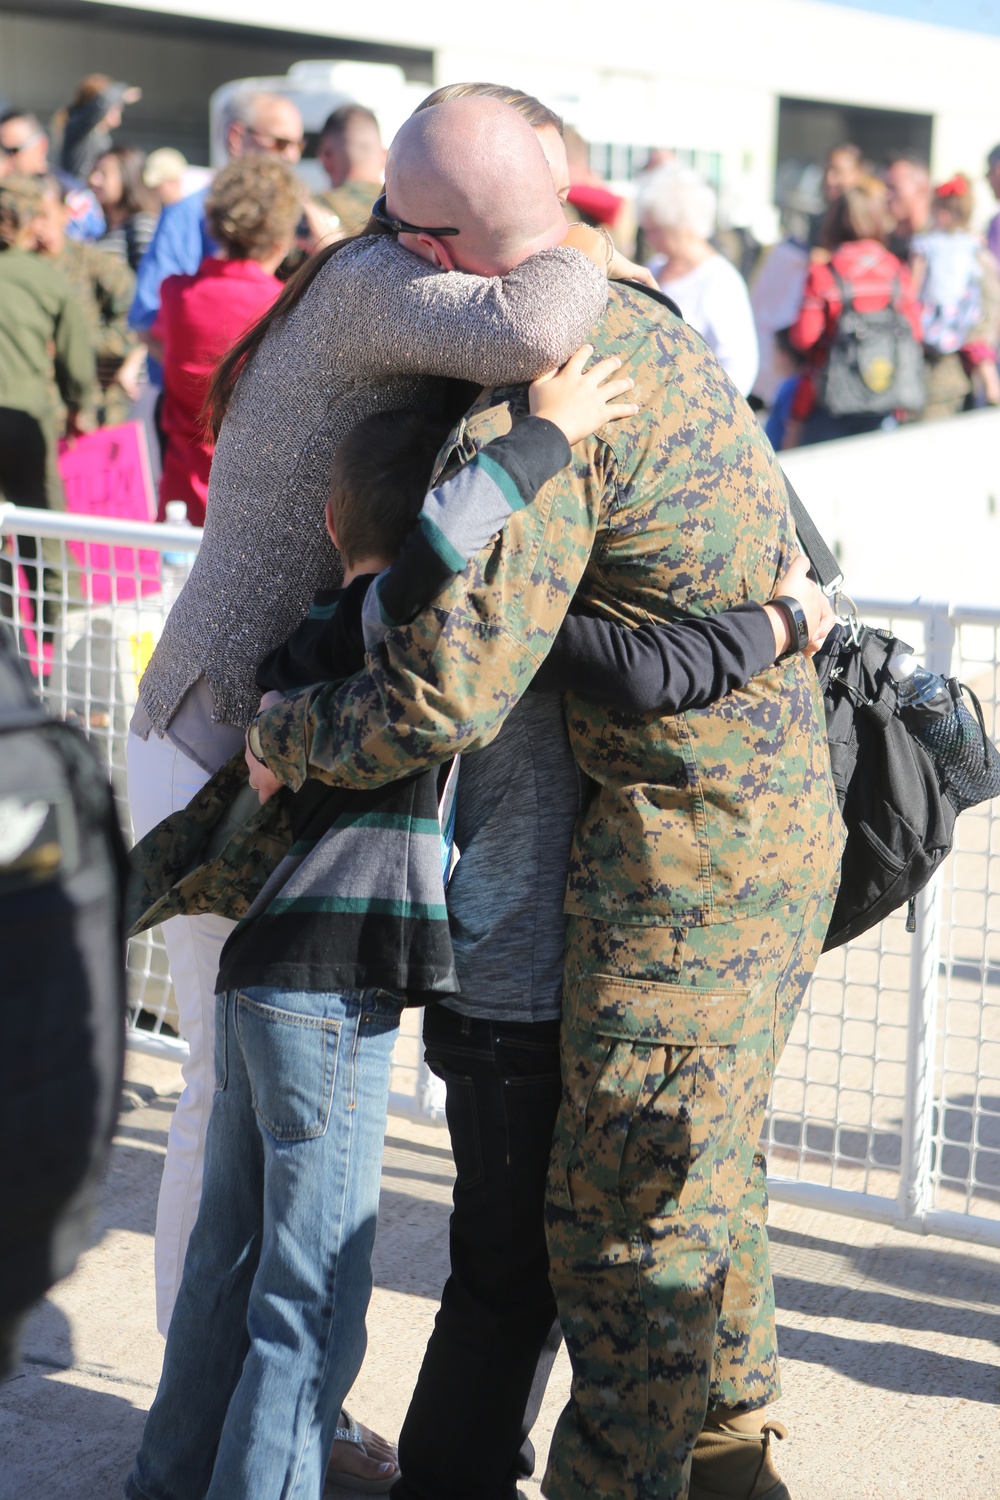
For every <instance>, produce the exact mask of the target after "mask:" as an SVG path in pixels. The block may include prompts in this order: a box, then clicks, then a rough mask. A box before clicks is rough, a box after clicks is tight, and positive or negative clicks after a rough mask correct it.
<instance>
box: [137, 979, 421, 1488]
mask: <svg viewBox="0 0 1000 1500" xmlns="http://www.w3.org/2000/svg"><path fill="white" fill-rule="evenodd" d="M402 1004H403V1000H402V997H401V996H398V995H392V994H389V993H388V992H386V991H383V990H365V991H362V992H360V993H350V994H343V995H336V994H319V993H312V992H308V991H305V992H302V991H295V990H281V989H248V990H234V991H230V992H229V993H228V994H224V995H220V996H219V997H218V1015H217V1030H216V1040H215V1071H216V1085H215V1087H216V1092H215V1101H214V1104H213V1108H212V1118H211V1121H210V1123H209V1127H208V1138H207V1143H206V1148H205V1180H204V1188H203V1192H202V1200H201V1209H200V1212H199V1214H198V1220H197V1223H196V1224H195V1227H194V1230H193V1232H192V1235H191V1240H190V1244H189V1246H188V1252H187V1258H186V1260H185V1262H184V1274H183V1277H182V1280H181V1286H180V1291H179V1293H178V1296H177V1303H176V1306H175V1308H174V1313H173V1317H172V1319H171V1322H170V1330H169V1333H168V1336H167V1346H166V1351H165V1354H164V1360H163V1373H162V1375H161V1377H160V1386H159V1390H158V1391H157V1394H156V1399H155V1401H154V1402H153V1405H152V1408H151V1409H150V1413H149V1417H148V1419H147V1422H146V1428H145V1432H144V1433H143V1439H142V1446H141V1447H140V1449H139V1452H138V1454H137V1456H136V1462H135V1467H134V1469H133V1471H132V1474H131V1475H130V1476H129V1478H128V1479H127V1480H126V1482H125V1494H126V1495H127V1496H129V1497H130V1500H233V1497H234V1496H246V1497H248V1500H249V1497H253V1500H279V1497H280V1500H318V1497H319V1494H320V1491H321V1489H322V1486H323V1476H324V1474H325V1471H326V1465H327V1461H328V1459H329V1455H330V1449H331V1447H332V1446H333V1435H334V1430H335V1428H336V1426H337V1419H338V1416H339V1413H340V1406H341V1403H342V1401H343V1399H344V1397H345V1396H346V1395H347V1392H348V1391H349V1390H350V1388H351V1386H352V1384H353V1383H354V1379H355V1377H356V1375H357V1373H358V1371H359V1369H360V1368H361V1362H362V1359H363V1358H364V1352H365V1343H366V1334H365V1314H366V1312H367V1309H368V1300H369V1297H370V1295H371V1287H372V1274H371V1252H372V1246H373V1244H374V1240H375V1224H376V1218H377V1215H378V1197H379V1184H380V1179H381V1160H382V1142H383V1138H384V1136H385V1120H386V1107H387V1101H388V1093H389V1060H390V1054H391V1052H392V1044H393V1042H394V1041H395V1038H396V1031H397V1029H398V1026H399V1012H400V1008H401V1006H402Z"/></svg>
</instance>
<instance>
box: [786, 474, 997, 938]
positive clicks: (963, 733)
mask: <svg viewBox="0 0 1000 1500" xmlns="http://www.w3.org/2000/svg"><path fill="white" fill-rule="evenodd" d="M787 483H788V481H787V479H786V484H787ZM788 497H789V501H790V503H791V509H792V516H793V519H794V521H795V527H796V530H797V532H798V535H799V541H800V542H801V544H802V548H803V550H804V551H805V553H806V555H807V556H808V558H809V560H810V562H811V563H812V565H813V571H814V573H815V574H816V576H817V578H818V579H819V582H820V584H821V585H822V586H823V588H824V589H826V590H827V592H830V590H831V589H833V588H836V587H839V585H840V583H841V582H842V581H843V579H842V575H841V572H840V568H839V567H838V565H837V561H836V559H835V558H834V556H833V554H832V553H831V552H830V550H829V548H828V547H827V545H826V543H825V542H824V540H823V538H822V537H821V535H820V534H819V532H818V531H817V529H816V527H815V525H814V524H813V521H812V519H811V517H810V515H809V513H808V511H807V510H806V508H805V506H804V505H803V504H802V502H801V500H800V499H799V497H798V495H796V493H795V491H794V490H793V489H792V486H791V485H790V484H788ZM910 650H911V648H910V647H909V646H908V645H906V643H905V642H904V641H900V640H898V639H897V638H896V637H895V636H894V635H892V634H891V632H889V631H887V630H872V629H869V627H867V626H865V625H862V624H860V623H859V622H858V621H857V619H856V618H855V617H854V616H853V614H852V615H851V617H850V620H849V622H848V623H846V624H841V625H838V626H836V627H835V628H834V629H833V630H831V632H830V634H829V635H828V636H827V639H826V641H825V642H824V645H823V648H822V650H821V651H819V652H817V654H816V656H815V657H814V658H813V660H814V663H815V666H816V670H817V673H818V674H819V680H820V686H821V687H822V689H823V702H824V707H825V709H826V729H827V738H828V740H829V745H830V766H831V770H832V772H833V781H834V786H835V788H836V792H837V801H838V803H839V805H840V810H841V813H842V814H843V818H844V824H845V826H846V829H847V843H846V845H845V848H844V854H843V858H842V860H841V866H840V888H839V890H838V892H837V900H836V904H835V906H834V909H833V916H832V919H831V922H830V928H829V931H828V933H827V936H826V942H825V943H824V945H823V946H824V948H825V949H828V948H837V947H839V946H840V944H841V943H847V942H849V941H850V940H851V938H854V937H857V936H858V935H859V934H860V933H862V932H867V930H868V929H869V928H870V927H874V926H875V924H876V923H878V922H881V921H882V919H883V918H884V917H887V916H889V914H890V913H891V912H894V911H896V910H897V908H898V907H900V906H904V905H906V904H907V902H909V903H910V912H909V916H908V919H907V928H908V930H909V931H911V932H912V931H913V924H914V912H913V900H914V898H915V897H916V895H917V893H918V892H919V891H922V890H923V888H924V886H925V885H926V884H927V883H928V881H929V880H930V878H931V876H932V875H933V874H934V872H935V870H936V869H937V868H938V866H939V865H940V864H941V862H942V861H943V860H944V858H945V857H946V855H947V854H948V852H949V850H950V849H951V846H952V840H953V837H954V830H955V819H956V818H957V817H958V814H959V812H960V811H962V810H963V809H964V808H966V807H972V806H974V805H975V804H976V803H977V802H983V801H986V800H988V799H989V798H991V797H995V796H997V795H1000V756H998V754H997V751H996V748H995V747H994V746H993V744H992V743H991V741H990V740H989V737H988V736H987V734H986V729H985V725H984V723H983V719H982V712H981V710H979V706H978V703H976V708H977V712H978V713H979V722H978V726H977V725H976V722H975V721H974V720H973V718H972V715H971V714H970V713H969V710H968V709H967V708H966V707H965V704H964V703H963V702H962V698H961V688H960V686H959V684H958V683H957V682H954V681H949V684H948V686H949V688H950V690H951V695H952V700H953V702H954V703H955V712H954V713H953V714H950V715H948V716H947V717H946V718H944V719H942V720H941V721H940V729H939V730H936V731H935V732H934V733H933V734H932V735H930V736H928V735H927V733H926V732H924V733H921V732H919V730H916V732H915V726H914V725H913V723H912V722H911V721H910V720H909V719H908V718H907V717H905V716H904V715H902V714H900V713H897V706H898V696H897V687H896V682H895V680H894V678H893V676H892V674H891V672H890V671H889V663H890V662H891V661H892V659H893V657H895V656H898V655H899V654H900V653H902V652H909V651H910ZM973 701H974V702H975V701H976V700H975V699H973Z"/></svg>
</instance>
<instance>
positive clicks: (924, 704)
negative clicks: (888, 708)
mask: <svg viewBox="0 0 1000 1500" xmlns="http://www.w3.org/2000/svg"><path fill="white" fill-rule="evenodd" d="M889 672H890V673H891V675H892V678H893V680H894V681H895V683H896V694H897V698H898V700H899V711H900V713H901V714H903V715H905V717H906V718H907V719H908V720H909V721H910V723H911V724H912V725H913V726H914V729H916V727H917V725H921V724H929V723H931V722H932V721H933V720H935V719H941V718H944V717H945V716H946V715H947V714H953V713H954V712H955V700H954V698H953V697H952V696H951V689H950V688H949V686H948V684H947V682H946V681H945V679H944V678H943V677H940V676H939V675H938V673H937V672H928V670H927V668H926V667H921V666H918V664H917V659H916V657H915V656H911V655H910V653H909V652H908V651H905V652H900V654H899V656H894V657H893V658H892V661H891V662H890V663H889Z"/></svg>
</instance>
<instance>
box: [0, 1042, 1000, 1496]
mask: <svg viewBox="0 0 1000 1500" xmlns="http://www.w3.org/2000/svg"><path fill="white" fill-rule="evenodd" d="M128 1074H129V1083H128V1086H127V1089H126V1105H127V1106H128V1107H127V1108H126V1110H125V1112H124V1113H123V1115H122V1119H121V1124H120V1128H119V1133H118V1144H117V1146H116V1148H115V1152H114V1157H113V1160H112V1165H111V1170H110V1173H109V1175H108V1179H107V1182H106V1184H105V1188H104V1192H103V1198H102V1206H101V1217H100V1221H99V1224H98V1226H97V1233H96V1242H95V1245H94V1248H93V1249H92V1250H90V1251H89V1252H88V1253H87V1254H86V1255H85V1256H84V1257H83V1259H82V1261H81V1263H80V1266H79V1267H78V1269H77V1271H76V1273H75V1274H74V1275H73V1276H72V1277H70V1278H69V1280H67V1281H66V1282H64V1283H63V1284H62V1285H61V1286H59V1287H57V1288H56V1289H55V1290H54V1291H53V1292H52V1294H51V1296H50V1297H49V1298H48V1299H47V1300H46V1302H45V1303H44V1304H43V1305H42V1307H41V1308H39V1309H38V1311H37V1312H36V1313H35V1314H34V1316H33V1317H32V1319H31V1321H30V1324H29V1326H28V1331H27V1338H26V1342H25V1359H24V1362H23V1364H22V1365H21V1366H20V1368H19V1369H18V1370H17V1372H16V1373H15V1374H14V1375H13V1376H12V1377H11V1378H10V1379H9V1380H8V1381H6V1382H5V1383H4V1384H3V1385H2V1386H0V1500H114V1497H117V1496H118V1495H119V1494H120V1485H121V1480H122V1477H123V1475H124V1474H125V1472H126V1471H127V1469H128V1467H129V1463H130V1460H131V1457H132V1454H133V1452H134V1451H135V1448H136V1445H137V1443H138V1440H139V1436H140V1433H141V1431H142V1423H143V1415H144V1412H145V1410H146V1408H147V1407H148V1405H149V1403H150V1401H151V1399H152V1396H153V1392H154V1390H155V1388H156V1381H157V1377H158V1374H159V1366H160V1358H161V1352H162V1344H161V1341H160V1339H159V1336H158V1334H157V1333H156V1330H155V1325H154V1319H153V1292H152V1260H153V1250H152V1245H153V1242H152V1228H153V1217H154V1212H155V1206H156V1191H157V1184H158V1179H159V1172H160V1162H161V1158H162V1156H163V1150H164V1144H165V1140H166V1128H167V1124H168V1121H169V1118H170V1111H171V1109H172V1106H173V1101H174V1099H175V1098H176V1094H177V1090H178V1082H179V1073H178V1070H177V1069H176V1067H175V1066H174V1065H173V1064H169V1063H163V1062H159V1061H156V1060H153V1059H151V1058H146V1057H141V1056H136V1055H131V1056H130V1058H129V1064H128ZM451 1182H452V1164H451V1153H450V1150H449V1147H448V1137H447V1133H446V1132H445V1131H444V1130H443V1129H441V1128H440V1127H438V1126H434V1125H428V1124H422V1123H417V1122H415V1121H413V1120H410V1119H407V1118H404V1117H402V1116H398V1115H394V1116H392V1117H391V1118H390V1121H389V1128H388V1132H387V1137H386V1154H385V1167H384V1174H383V1190H382V1213H381V1218H380V1224H379V1237H378V1244H377V1246H376V1253H375V1282H376V1287H375V1293H374V1297H373V1300H372V1307H371V1312H370V1316H369V1330H370V1342H369V1351H368V1357H367V1359H366V1361H365V1366H364V1370H363V1371H362V1374H361V1376H360V1379H359V1380H358V1384H357V1387H356V1388H355V1391H354V1392H353V1394H352V1397H351V1406H352V1407H353V1409H354V1410H355V1411H356V1412H357V1413H358V1414H360V1415H362V1416H363V1417H364V1419H365V1421H367V1422H369V1423H371V1425H372V1426H374V1427H376V1428H378V1429H379V1430H381V1431H382V1432H384V1433H386V1434H387V1435H395V1433H396V1432H397V1431H398V1428H399V1424H400V1421H401V1419H402V1416H403V1413H404V1411H405V1409H406V1402H407V1397H408V1394H409V1391H410V1389H411V1387H412V1384H413V1380H414V1377H415V1375H416V1371H417V1368H418V1366H419V1362H420V1358H421V1354H422V1352H423V1347H424V1343H425V1341H426V1338H427V1335H428V1333H429V1331H430V1327H431V1323H432V1321H433V1317H434V1312H435V1308H436V1305H437V1302H436V1299H437V1294H438V1292H439V1290H440V1287H441V1284H442V1282H443V1279H444V1276H445V1273H446V1268H447V1221H448V1205H449V1201H450V1192H451ZM771 1238H772V1245H773V1252H774V1265H775V1273H776V1287H777V1299H778V1322H779V1327H780V1332H781V1348H782V1353H783V1356H784V1384H785V1395H784V1397H783V1399H782V1401H781V1403H780V1406H779V1407H778V1408H776V1414H777V1415H778V1416H780V1418H781V1419H782V1421H784V1422H785V1423H786V1425H787V1426H788V1427H789V1429H790V1433H791V1436H790V1439H789V1441H788V1442H787V1443H786V1444H785V1445H784V1446H783V1448H782V1451H781V1455H780V1459H781V1469H782V1472H783V1473H784V1474H785V1476H786V1478H787V1480H788V1482H789V1485H790V1488H791V1490H792V1493H793V1495H794V1496H795V1497H796V1500H937V1497H939V1496H947V1497H948V1500H1000V1410H998V1408H1000V1367H998V1366H1000V1361H998V1346H1000V1251H992V1250H981V1249H977V1248H973V1247H970V1246H966V1245H962V1244H957V1243H954V1242H951V1241H948V1240H942V1239H926V1240H921V1239H916V1238H913V1237H911V1236H907V1235H904V1234H901V1233H898V1232H896V1231H894V1230H891V1229H887V1228H882V1227H880V1226H877V1225H871V1224H864V1223H860V1222H857V1221H853V1220H849V1219H841V1218H838V1217H836V1216H834V1215H830V1214H819V1213H806V1212H803V1211H800V1210H795V1209H791V1208H789V1207H787V1206H786V1205H780V1204H779V1205H776V1206H775V1208H774V1210H773V1214H772V1236H771ZM567 1384H568V1371H567V1366H566V1363H565V1360H564V1359H561V1360H560V1363H559V1364H558V1365H557V1367H556V1372H555V1375H554V1377H553V1380H552V1382H551V1384H550V1389H549V1393H548V1400H547V1402H546V1405H545V1408H544V1411H543V1413H542V1418H541V1420H540V1422H539V1426H538V1429H537V1430H536V1440H537V1446H538V1449H539V1452H540V1454H541V1455H544V1453H545V1451H546V1449H547V1446H548V1441H549V1437H550V1434H551V1431H552V1425H553V1422H554V1420H555V1417H556V1415H557V1413H558V1411H559V1408H560V1406H561V1404H562V1402H563V1400H564V1399H565V1394H566V1388H567ZM447 1440H448V1427H447V1417H446V1414H444V1413H442V1422H441V1441H442V1443H446V1442H447ZM525 1493H526V1494H527V1495H529V1496H531V1497H532V1500H534V1497H536V1496H537V1495H538V1494H539V1491H538V1487H537V1484H529V1485H527V1486H525ZM345 1496H346V1492H345ZM234 1500H236V1497H234ZM330 1500H333V1497H332V1496H331V1497H330Z"/></svg>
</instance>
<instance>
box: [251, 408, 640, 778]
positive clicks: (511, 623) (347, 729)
mask: <svg viewBox="0 0 1000 1500" xmlns="http://www.w3.org/2000/svg"><path fill="white" fill-rule="evenodd" d="M494 436H496V431H487V433H486V436H485V437H484V438H483V441H485V440H487V438H489V437H494ZM477 445H478V435H477ZM573 460H574V461H573V463H572V464H571V465H570V466H569V467H568V468H565V469H563V470H562V471H561V472H560V473H559V474H557V475H556V477H555V478H554V479H552V480H550V481H549V483H548V484H547V485H546V486H545V487H544V488H543V489H542V490H541V491H540V492H539V495H538V497H537V499H536V501H535V504H534V505H532V506H528V507H527V508H526V509H525V510H523V511H520V512H518V513H517V514H516V515H514V516H513V517H512V518H511V520H510V521H509V522H508V523H507V526H506V527H505V529H504V531H503V532H502V533H501V534H500V535H499V537H498V538H496V539H495V541H494V542H493V544H492V545H491V547H490V548H489V549H488V550H486V551H484V552H482V553H480V554H479V555H478V556H477V557H476V558H474V559H473V561H472V563H471V564H470V565H469V567H468V568H467V569H466V570H465V572H464V573H461V574H459V575H458V576H457V577H456V578H455V579H454V580H453V581H452V583H451V584H449V586H448V587H447V588H446V589H445V591H444V592H443V593H442V594H441V595H440V596H439V597H438V599H437V600H436V601H435V603H434V604H433V605H432V606H430V607H429V608H427V609H425V610H424V611H423V612H422V613H421V614H419V615H418V616H417V618H416V619H415V620H414V621H413V622H412V623H411V624H409V625H406V626H403V627H401V628H399V629H396V630H392V631H390V632H389V634H388V635H387V637H386V639H385V641H384V643H383V644H382V645H381V646H380V647H379V649H378V650H377V651H376V652H373V653H371V654H370V655H369V657H368V671H367V672H364V673H361V674H359V675H358V676H357V677H354V678H352V679H351V680H350V681H349V682H347V683H344V684H342V685H340V686H334V685H324V686H321V687H314V688H308V689H306V690H305V691H304V692H302V693H299V694H297V695H296V696H294V697H291V698H288V699H286V700H285V701H284V702H283V703H281V704H278V705H276V706H275V707H274V708H273V709H270V710H268V711H267V712H266V713H264V714H261V716H260V717H259V719H258V720H257V724H258V729H259V733H260V744H261V749H262V751H263V756H264V759H265V761H266V762H267V765H268V766H269V767H270V769H271V770H272V771H273V772H274V774H275V775H276V776H277V777H278V779H279V780H281V781H283V782H285V783H286V785H288V786H291V787H293V788H295V789H298V787H300V786H301V785H302V783H303V782H304V781H305V780H306V778H307V777H309V776H314V777H318V778H319V779H320V780H323V781H327V782H332V783H334V784H335V785H337V786H349V787H360V788H363V787H372V786H381V785H384V784H385V783H387V782H390V781H395V780H398V779H399V778H400V777H401V776H407V775H410V774H412V773H413V772H414V771H416V770H419V769H421V768H423V767H426V766H430V765H434V764H437V763H438V762H440V761H443V760H446V759H447V758H448V757H449V756H450V755H454V754H456V753H457V752H459V751H462V750H467V749H469V748H470V747H472V746H474V745H479V744H484V743H488V742H489V740H491V739H493V737H494V736H495V735H496V734H497V733H498V732H499V730H500V727H501V725H502V724H503V721H504V719H505V718H506V717H507V715H508V714H509V713H510V711H511V710H512V709H513V707H514V705H515V704H516V703H517V701H518V699H519V698H520V697H521V695H522V694H523V693H524V692H525V690H526V689H527V687H528V684H529V683H530V682H531V679H532V677H533V676H534V674H535V672H536V670H537V668H538V666H539V664H540V662H541V661H542V660H544V658H545V656H546V654H547V653H548V650H549V648H550V646H551V644H552V641H553V640H554V638H555V636H556V633H557V632H558V630H559V626H560V624H561V623H562V620H563V618H564V616H565V614H566V610H567V609H568V607H569V604H570V601H571V599H572V597H573V594H574V592H575V590H576V588H577V586H578V584H579V582H580V580H581V578H582V577H583V574H584V571H585V569H586V567H587V563H588V561H589V558H590V554H591V550H592V547H593V544H594V538H595V535H596V532H597V528H598V525H599V522H600V517H601V514H602V502H603V500H604V496H605V491H606V490H608V489H610V488H611V487H613V459H612V457H611V455H610V453H609V451H608V450H607V449H605V448H604V446H603V445H602V444H600V443H599V442H597V440H596V439H590V440H588V442H587V443H583V444H580V445H579V446H578V447H577V448H576V449H574V452H573Z"/></svg>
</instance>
